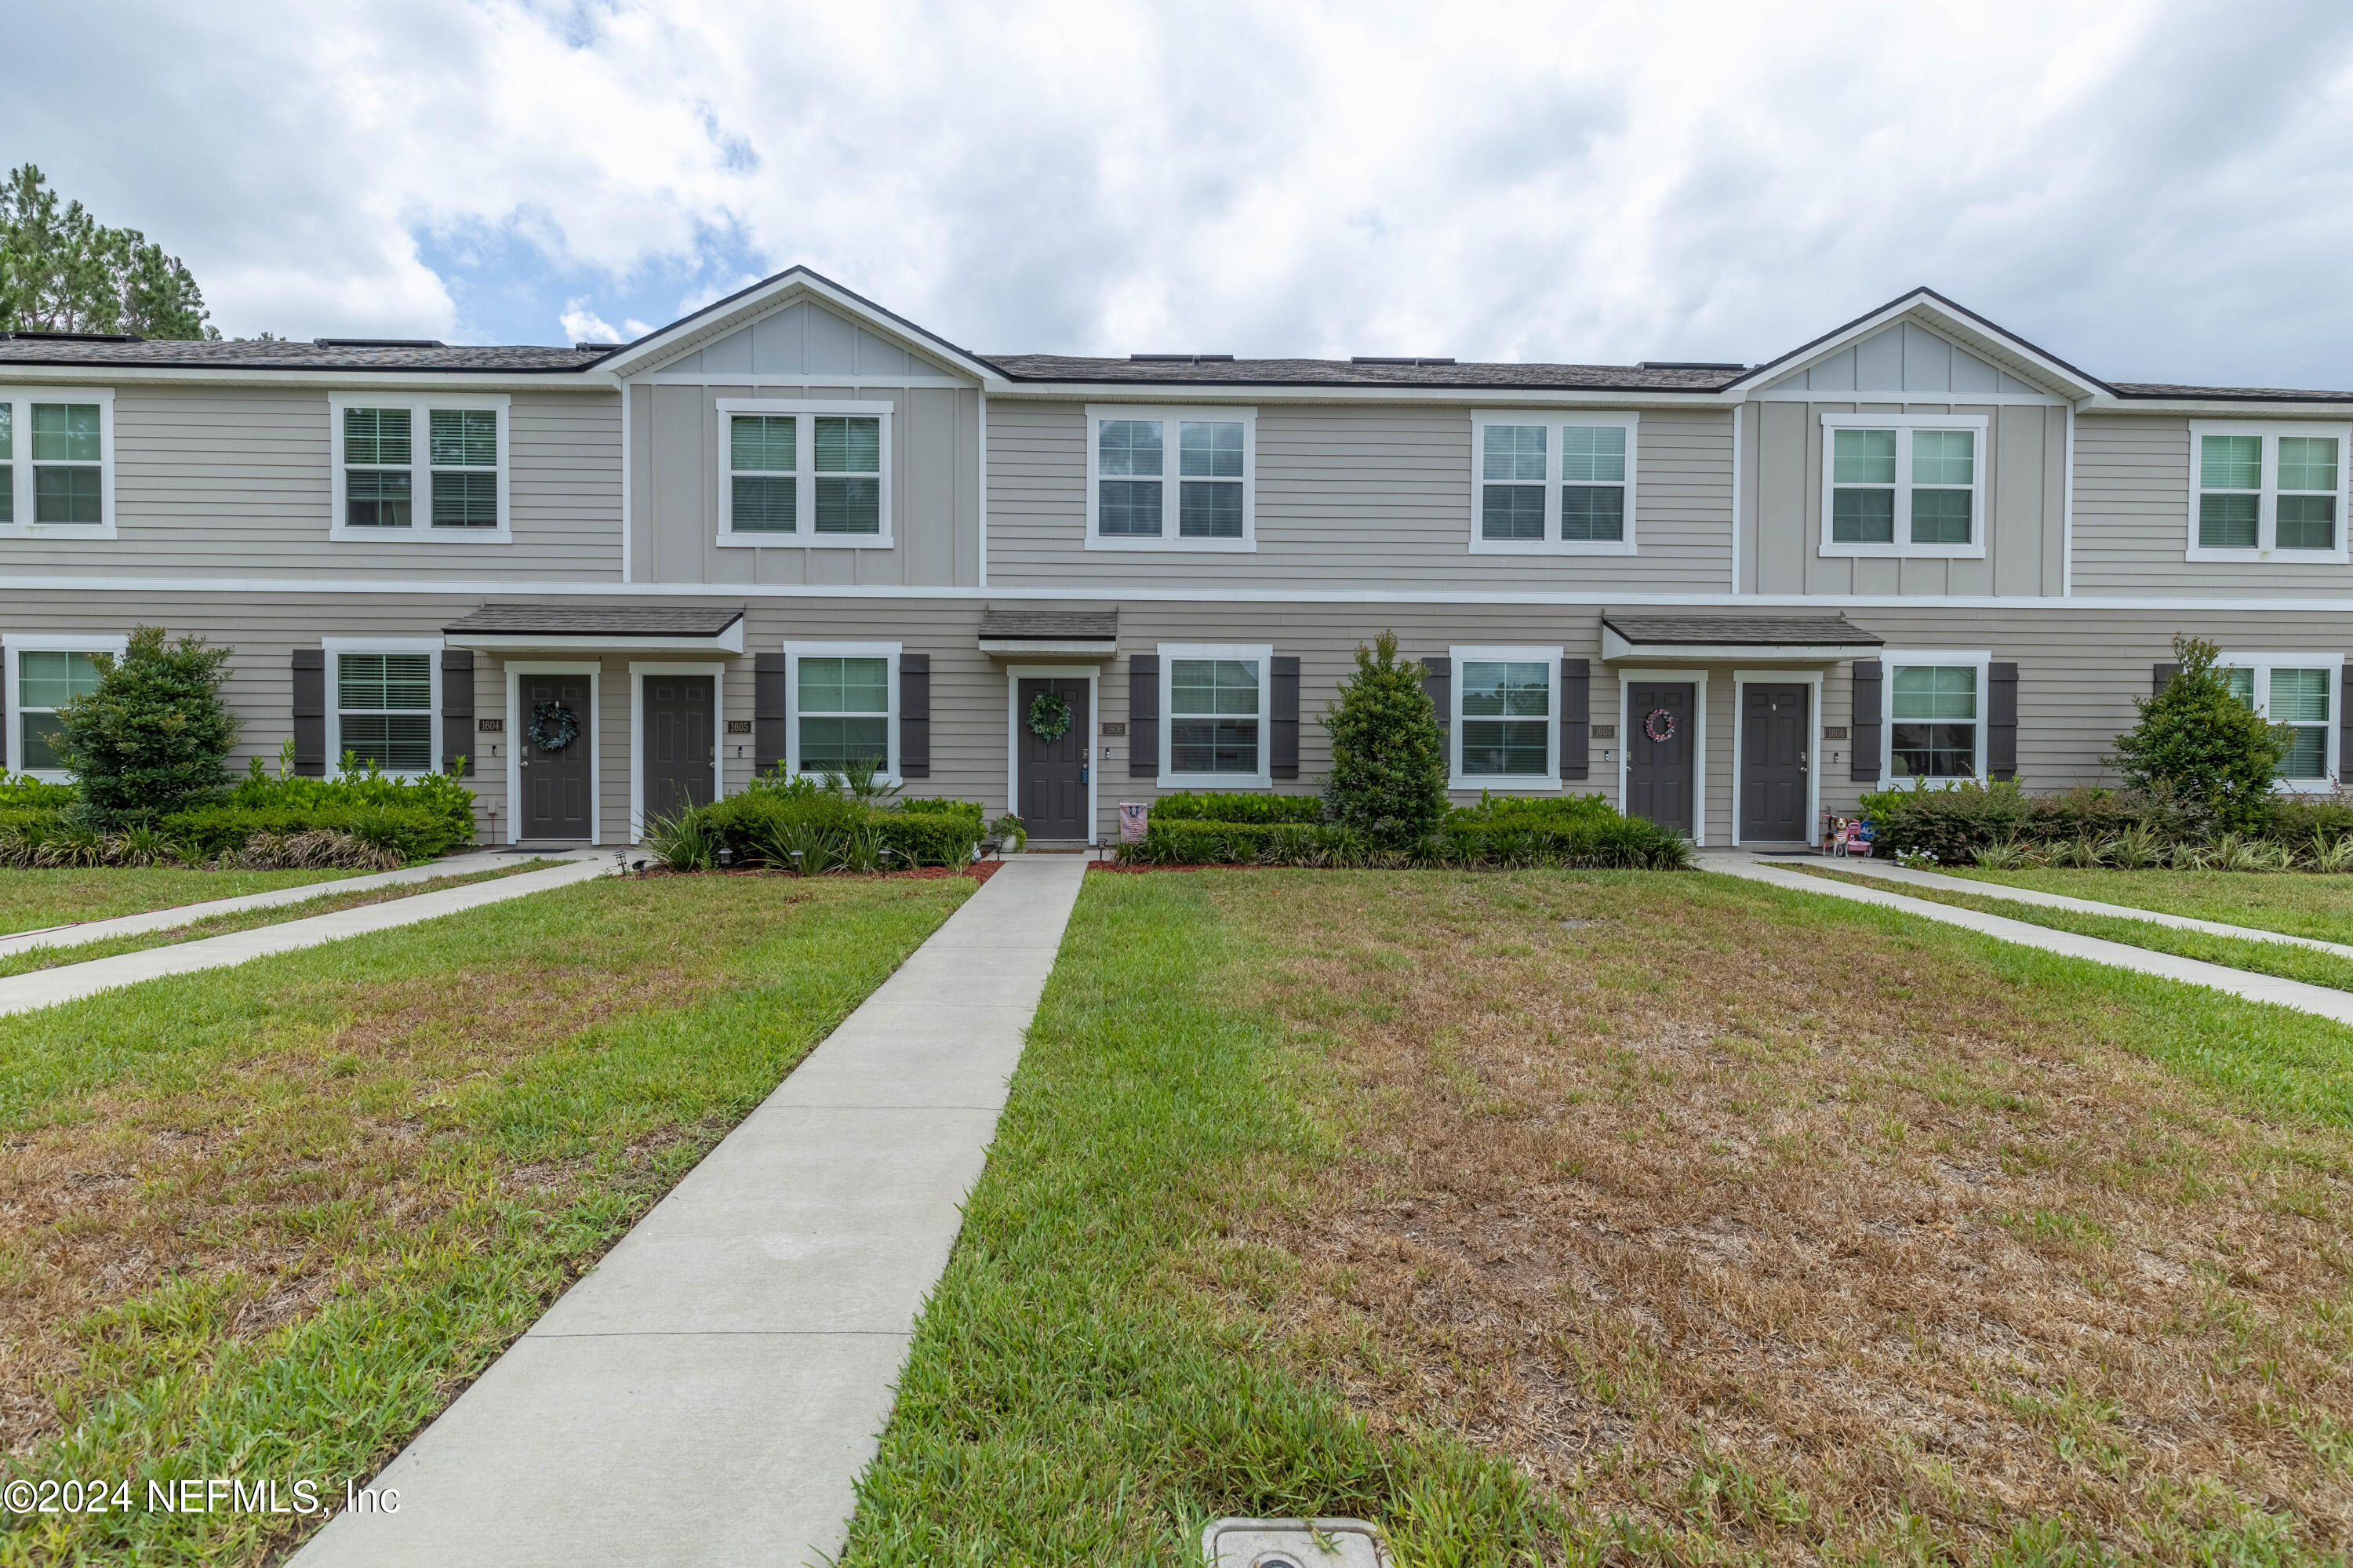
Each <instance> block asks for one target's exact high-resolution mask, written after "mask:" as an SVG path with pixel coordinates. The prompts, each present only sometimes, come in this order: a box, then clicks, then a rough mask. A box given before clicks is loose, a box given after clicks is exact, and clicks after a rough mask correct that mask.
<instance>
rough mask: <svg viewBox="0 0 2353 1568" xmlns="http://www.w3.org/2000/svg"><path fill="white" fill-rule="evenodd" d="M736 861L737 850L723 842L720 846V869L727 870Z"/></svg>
mask: <svg viewBox="0 0 2353 1568" xmlns="http://www.w3.org/2000/svg"><path fill="white" fill-rule="evenodd" d="M734 863H735V852H734V851H733V850H732V849H729V848H728V847H727V846H726V845H725V844H721V845H720V846H719V869H720V870H722V871H725V870H726V869H727V868H728V867H729V866H731V865H733V864H734Z"/></svg>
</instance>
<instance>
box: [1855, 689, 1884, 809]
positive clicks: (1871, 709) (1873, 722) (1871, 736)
mask: <svg viewBox="0 0 2353 1568" xmlns="http://www.w3.org/2000/svg"><path fill="white" fill-rule="evenodd" d="M1881 671H1882V666H1881V664H1880V662H1879V661H1878V660H1876V659H1857V660H1856V661H1855V662H1854V735H1853V736H1852V744H1853V746H1854V750H1853V752H1852V754H1851V755H1852V758H1853V760H1854V767H1853V768H1852V771H1851V774H1850V777H1852V778H1853V779H1855V780H1857V781H1858V782H1862V783H1876V782H1878V780H1879V723H1880V719H1879V715H1880V712H1881V709H1880V701H1879V697H1880V690H1879V688H1880V682H1881V681H1882V679H1883V675H1882V673H1881Z"/></svg>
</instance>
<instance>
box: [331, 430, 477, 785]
mask: <svg viewBox="0 0 2353 1568" xmlns="http://www.w3.org/2000/svg"><path fill="white" fill-rule="evenodd" d="M443 407H445V408H446V407H448V405H447V404H444V405H443ZM320 646H321V647H322V648H323V649H325V650H326V653H327V702H326V708H327V777H329V778H330V779H336V778H341V777H342V776H343V664H342V662H341V661H342V658H343V655H344V654H346V653H423V654H425V655H427V658H426V661H425V667H426V669H427V671H429V672H430V673H431V678H432V683H433V689H432V694H431V697H430V699H429V701H428V704H427V716H428V719H429V721H430V724H431V726H432V730H431V733H432V736H433V766H432V767H430V768H385V769H384V776H385V778H387V779H424V778H427V777H430V776H431V775H432V774H435V773H438V772H439V771H440V770H441V769H442V768H446V767H448V763H449V759H448V758H446V757H444V756H443V755H442V754H441V639H439V638H438V637H326V638H322V639H321V640H320Z"/></svg>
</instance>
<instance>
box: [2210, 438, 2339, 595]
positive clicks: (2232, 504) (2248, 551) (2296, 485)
mask: <svg viewBox="0 0 2353 1568" xmlns="http://www.w3.org/2000/svg"><path fill="white" fill-rule="evenodd" d="M2189 429H2190V450H2191V456H2190V468H2191V473H2190V481H2191V502H2190V518H2189V559H2191V560H2193V561H2194V560H2242V561H2243V560H2263V559H2265V558H2269V557H2273V556H2274V552H2277V556H2276V558H2277V559H2280V560H2283V561H2295V560H2305V561H2313V560H2323V561H2342V560H2344V559H2345V558H2346V550H2345V535H2344V507H2345V469H2346V453H2347V440H2348V434H2353V430H2348V428H2346V427H2341V426H2336V427H2332V426H2327V425H2252V424H2244V423H2241V422H2238V421H2232V422H2229V423H2222V422H2216V423H2211V424H2206V423H2200V424H2193V425H2192V426H2190V428H2189Z"/></svg>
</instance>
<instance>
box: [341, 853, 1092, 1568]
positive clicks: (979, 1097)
mask: <svg viewBox="0 0 2353 1568" xmlns="http://www.w3.org/2000/svg"><path fill="white" fill-rule="evenodd" d="M1085 869H1086V864H1085V861H1084V860H1083V858H1082V857H1079V856H1051V855H1023V856H1020V857H1018V859H1013V860H1008V861H1007V862H1006V863H1005V864H1004V865H1003V866H1002V867H1001V868H1000V869H999V870H998V871H997V873H996V874H995V875H993V876H992V877H991V878H990V879H989V881H988V883H987V885H985V886H983V887H982V888H981V890H980V891H979V892H977V893H976V894H975V895H973V896H972V897H971V898H970V899H968V900H967V901H966V902H965V905H964V906H963V907H962V908H960V909H958V910H957V911H956V912H955V914H954V915H952V916H949V917H948V919H947V920H946V921H945V922H944V924H943V925H942V926H941V927H940V928H939V929H938V930H937V931H935V932H934V933H933V935H932V937H931V938H930V940H928V941H926V942H925V943H924V944H923V946H922V947H921V948H918V949H916V951H915V953H914V955H913V957H912V958H910V959H908V960H907V962H906V963H904V964H903V965H902V966H901V967H900V969H899V970H898V972H897V973H896V974H894V975H892V977H891V978H890V979H889V980H886V981H885V982H884V983H883V984H882V985H881V988H880V989H878V990H877V991H875V992H874V994H873V995H872V996H871V997H869V998H868V999H867V1001H866V1002H865V1003H864V1005H862V1006H860V1008H859V1009H858V1011H857V1012H853V1013H851V1014H850V1016H849V1018H848V1019H847V1020H845V1021H844V1022H842V1024H841V1026H840V1027H839V1029H837V1030H835V1031H834V1032H833V1033H832V1034H831V1035H830V1036H829V1037H828V1039H827V1040H826V1041H825V1042H824V1044H821V1045H819V1046H818V1048H817V1049H816V1050H815V1051H813V1052H811V1053H810V1054H809V1055H808V1056H807V1059H806V1060H804V1061H803V1062H802V1064H801V1065H800V1066H798V1067H797V1068H796V1069H795V1070H794V1071H793V1073H792V1075H790V1076H788V1077H787V1078H786V1079H785V1081H784V1083H783V1085H782V1086H779V1087H778V1088H777V1090H776V1093H774V1094H773V1095H771V1096H769V1097H768V1098H767V1099H766V1100H765V1102H764V1103H763V1104H762V1105H761V1106H760V1107H759V1108H758V1109H757V1110H755V1111H754V1112H753V1113H752V1115H751V1116H750V1117H748V1118H745V1120H744V1124H743V1125H742V1126H740V1127H738V1128H736V1129H735V1130H734V1131H733V1132H732V1133H730V1134H729V1135H728V1136H727V1138H726V1139H724V1140H723V1141H722V1142H721V1143H720V1145H719V1147H718V1148H716V1149H714V1150H712V1151H711V1153H710V1154H709V1155H708V1156H706V1157H705V1158H704V1160H702V1163H701V1164H699V1165H697V1166H696V1167H695V1168H694V1170H693V1171H690V1172H689V1173H688V1174H687V1176H686V1178H685V1180H683V1181H681V1182H680V1183H679V1184H678V1187H677V1189H676V1190H675V1191H673V1192H671V1193H670V1196H668V1197H667V1198H665V1199H663V1200H662V1201H661V1202H660V1203H659V1204H658V1205H656V1206H655V1208H654V1210H653V1212H652V1213H649V1214H648V1215H647V1216H646V1217H645V1219H644V1220H642V1221H641V1222H639V1223H638V1226H637V1228H636V1229H634V1230H632V1231H631V1232H630V1233H629V1234H628V1235H627V1236H625V1237H624V1238H622V1240H621V1242H620V1245H617V1246H616V1247H615V1248H614V1249H613V1250H612V1252H611V1253H610V1254H608V1255H607V1256H606V1258H605V1260H604V1261H603V1262H602V1263H600V1264H599V1265H597V1266H596V1269H595V1270H593V1271H592V1272H591V1273H590V1274H589V1275H588V1276H587V1277H586V1278H584V1279H582V1280H581V1281H580V1282H579V1283H578V1284H577V1285H575V1286H574V1287H572V1289H571V1290H570V1291H569V1292H567V1293H566V1294H565V1297H564V1298H563V1299H562V1300H560V1301H558V1302H557V1303H556V1304H555V1306H554V1308H551V1309H550V1310H549V1312H548V1313H547V1315H546V1316H545V1317H543V1318H542V1319H540V1320H539V1322H538V1323H536V1324H535V1325H533V1327H532V1329H531V1330H530V1331H529V1332H527V1333H526V1334H524V1336H523V1337H522V1340H519V1341H517V1342H516V1344H515V1345H514V1346H513V1348H512V1349H511V1350H509V1351H507V1353H506V1354H505V1355H503V1356H501V1358H500V1359H499V1360H498V1361H496V1362H494V1363H493V1364H492V1365H491V1369H490V1370H489V1371H488V1372H484V1373H483V1374H482V1376H481V1378H480V1380H479V1381H478V1382H477V1383H475V1384H474V1385H473V1386H472V1387H471V1388H470V1389H468V1390H467V1391H466V1393H465V1394H464V1395H463V1396H462V1397H460V1398H459V1400H458V1402H457V1403H456V1404H453V1405H451V1406H450V1407H449V1409H448V1411H447V1412H445V1413H444V1414H442V1416H441V1418H440V1419H439V1420H438V1421H436V1422H435V1423H434V1424H433V1425H431V1426H429V1427H427V1429H426V1431H425V1432H424V1434H423V1435H422V1436H419V1437H418V1438H417V1440H416V1441H415V1442H414V1443H412V1444H410V1445H409V1446H408V1448H407V1449H406V1451H405V1452H403V1453H402V1454H401V1455H400V1456H399V1457H397V1458H396V1459H395V1460H394V1461H393V1462H392V1463H391V1465H389V1466H388V1467H386V1468H385V1471H384V1473H383V1474H382V1475H381V1476H379V1477H377V1478H376V1479H375V1481H374V1482H373V1483H372V1484H373V1485H374V1486H375V1487H376V1488H378V1489H391V1490H395V1491H397V1492H398V1493H399V1511H398V1512H397V1513H372V1514H349V1513H347V1514H343V1515H341V1516H339V1517H337V1518H336V1519H334V1520H332V1521H331V1522H330V1523H329V1524H328V1525H327V1527H326V1528H325V1529H324V1530H322V1531H321V1532H320V1533H319V1535H318V1537H317V1538H316V1539H315V1540H313V1541H312V1542H311V1543H310V1545H308V1546H307V1547H305V1548H304V1549H303V1551H302V1552H301V1553H300V1554H299V1556H298V1557H297V1558H296V1559H295V1561H296V1562H297V1563H299V1564H300V1565H301V1568H346V1565H350V1564H365V1565H368V1568H384V1565H406V1564H417V1565H418V1568H423V1565H427V1564H431V1565H433V1568H441V1565H443V1564H448V1563H499V1564H501V1565H503V1568H534V1565H545V1568H603V1565H607V1564H609V1565H612V1568H622V1565H628V1568H636V1565H638V1564H643V1563H661V1564H664V1565H665V1568H670V1565H677V1568H691V1565H701V1564H709V1565H711V1568H722V1565H724V1568H735V1565H737V1564H744V1563H773V1564H777V1565H779V1568H791V1565H797V1564H801V1563H815V1562H818V1560H819V1559H820V1558H821V1557H830V1556H833V1555H836V1554H839V1552H840V1551H841V1548H842V1544H843V1542H844V1541H845V1539H846V1538H847V1533H848V1527H849V1515H850V1510H851V1509H852V1507H853V1505H854V1501H855V1486H856V1482H857V1479H858V1477H859V1475H860V1472H861V1471H862V1470H863V1469H864V1468H865V1467H866V1466H867V1464H868V1463H869V1461H871V1459H872V1457H873V1456H874V1452H875V1449H876V1446H877V1444H878V1439H879V1437H880V1436H881V1430H882V1428H883V1426H884V1425H885V1424H886V1423H887V1422H888V1421H889V1420H890V1415H891V1404H892V1382H893V1379H894V1378H895V1377H896V1376H897V1374H898V1372H899V1369H900V1367H901V1365H902V1363H903V1361H904V1360H905V1358H906V1354H907V1348H908V1343H909V1341H910V1340H911V1339H912V1337H913V1330H914V1326H915V1316H916V1313H917V1312H918V1311H919V1310H920V1309H921V1308H922V1307H923V1300H924V1298H925V1296H926V1294H927V1293H928V1292H929V1291H930V1290H931V1288H932V1287H933V1286H934V1284H935V1283H936V1282H937V1281H938V1279H939V1277H940V1273H941V1271H942V1270H943V1269H944V1268H945V1267H946V1266H947V1260H948V1255H949V1252H950V1250H951V1248H953V1246H954V1245H955V1237H956V1232H957V1230H958V1229H959V1228H960V1227H961V1225H962V1224H963V1214H962V1212H961V1204H962V1202H963V1201H964V1197H965V1193H966V1192H969V1191H970V1189H971V1187H972V1184H973V1182H974V1181H976V1180H977V1179H978V1177H979V1175H980V1172H981V1168H982V1166H983V1164H984V1163H985V1161H986V1160H987V1150H988V1144H989V1140H990V1139H991V1138H993V1137H994V1136H995V1132H996V1127H997V1112H998V1111H999V1109H1001V1108H1002V1107H1003V1106H1004V1103H1005V1096H1006V1091H1007V1086H1008V1081H1009V1079H1010V1078H1011V1076H1012V1074H1013V1070H1014V1068H1015V1066H1016V1065H1018V1063H1019V1061H1020V1058H1021V1047H1022V1041H1023V1035H1024V1032H1025V1031H1026V1030H1027V1029H1028V1027H1029V1019H1030V1016H1031V1014H1032V1013H1033V1012H1035V1011H1036V1009H1037V1005H1038V999H1039V994H1040V993H1041V992H1042V991H1044V989H1045V984H1046V977H1047V975H1048V974H1049V972H1050V971H1051V969H1053V965H1054V956H1055V953H1056V951H1057V950H1058V948H1060V944H1061V938H1062V929H1063V927H1064V926H1065V925H1066V924H1067V923H1068V921H1069V919H1070V915H1071V907H1072V906H1073V905H1074V904H1076V902H1077V900H1078V894H1079V886H1080V883H1081V880H1082V876H1083V874H1084V872H1085Z"/></svg>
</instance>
